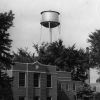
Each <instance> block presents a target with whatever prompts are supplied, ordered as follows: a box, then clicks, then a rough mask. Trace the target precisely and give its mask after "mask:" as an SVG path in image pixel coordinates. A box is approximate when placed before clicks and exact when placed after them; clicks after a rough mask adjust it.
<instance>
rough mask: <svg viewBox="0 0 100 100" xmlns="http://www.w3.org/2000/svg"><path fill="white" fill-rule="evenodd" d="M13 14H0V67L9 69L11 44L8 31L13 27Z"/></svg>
mask: <svg viewBox="0 0 100 100" xmlns="http://www.w3.org/2000/svg"><path fill="white" fill-rule="evenodd" d="M13 19H14V14H13V13H12V11H10V12H8V13H7V12H5V13H0V66H2V65H3V68H4V67H6V68H7V69H9V68H10V66H11V64H12V55H11V54H10V48H11V42H12V40H11V39H10V38H9V36H10V34H9V33H8V29H9V28H10V27H11V26H13Z"/></svg>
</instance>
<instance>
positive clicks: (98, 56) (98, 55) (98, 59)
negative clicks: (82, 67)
mask: <svg viewBox="0 0 100 100" xmlns="http://www.w3.org/2000/svg"><path fill="white" fill-rule="evenodd" d="M88 42H89V43H90V50H91V52H90V55H91V59H90V61H91V62H90V63H91V65H92V66H95V65H100V30H96V31H95V32H93V33H91V34H90V35H89V38H88ZM96 67H99V66H96Z"/></svg>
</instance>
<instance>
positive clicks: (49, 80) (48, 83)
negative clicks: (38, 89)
mask: <svg viewBox="0 0 100 100" xmlns="http://www.w3.org/2000/svg"><path fill="white" fill-rule="evenodd" d="M47 87H51V75H50V74H49V75H47Z"/></svg>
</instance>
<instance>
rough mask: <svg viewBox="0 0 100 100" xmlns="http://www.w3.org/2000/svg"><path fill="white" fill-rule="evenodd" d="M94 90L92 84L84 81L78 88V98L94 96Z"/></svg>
mask: <svg viewBox="0 0 100 100" xmlns="http://www.w3.org/2000/svg"><path fill="white" fill-rule="evenodd" d="M93 92H94V91H93V90H92V89H91V86H90V85H88V84H86V83H84V84H83V85H82V86H81V87H79V88H78V89H77V98H80V99H82V98H84V97H88V98H91V97H92V98H93Z"/></svg>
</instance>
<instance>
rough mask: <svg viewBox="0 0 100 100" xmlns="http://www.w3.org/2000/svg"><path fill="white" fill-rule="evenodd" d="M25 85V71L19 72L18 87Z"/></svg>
mask: <svg viewBox="0 0 100 100" xmlns="http://www.w3.org/2000/svg"><path fill="white" fill-rule="evenodd" d="M20 86H25V72H19V87H20Z"/></svg>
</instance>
